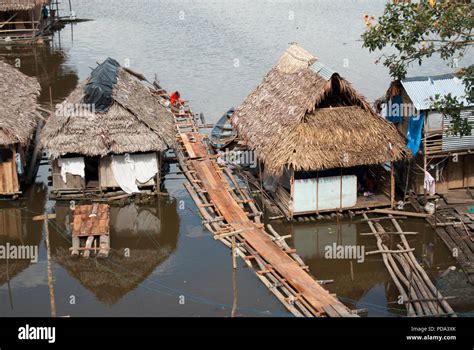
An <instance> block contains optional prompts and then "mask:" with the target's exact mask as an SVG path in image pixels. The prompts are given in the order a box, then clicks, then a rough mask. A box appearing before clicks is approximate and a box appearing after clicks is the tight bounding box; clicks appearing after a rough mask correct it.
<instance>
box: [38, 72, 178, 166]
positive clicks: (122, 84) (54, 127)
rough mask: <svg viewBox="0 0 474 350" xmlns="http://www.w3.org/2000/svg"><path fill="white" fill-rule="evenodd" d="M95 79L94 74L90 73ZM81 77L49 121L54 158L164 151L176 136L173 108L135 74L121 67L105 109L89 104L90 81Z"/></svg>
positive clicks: (45, 139) (47, 143)
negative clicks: (94, 108) (154, 93)
mask: <svg viewBox="0 0 474 350" xmlns="http://www.w3.org/2000/svg"><path fill="white" fill-rule="evenodd" d="M89 79H90V78H89ZM87 83H88V80H86V81H84V82H81V83H80V84H79V85H78V87H77V88H76V89H75V90H74V91H73V92H72V93H71V94H70V95H69V97H68V98H67V99H66V100H65V101H64V102H63V103H62V104H61V105H60V106H59V107H58V108H57V110H58V111H60V113H56V114H55V115H53V116H52V117H51V118H50V119H49V120H48V122H47V123H46V125H45V127H44V129H43V132H42V136H41V143H42V146H43V147H44V148H47V149H48V150H49V156H50V158H53V159H54V158H58V157H61V156H63V155H65V154H68V153H78V154H83V155H86V156H105V155H108V154H122V153H137V152H151V151H163V150H165V149H166V148H167V147H169V146H171V145H172V143H173V142H174V138H175V129H174V123H173V116H172V114H171V113H170V112H169V111H167V110H166V108H165V107H163V106H162V105H161V104H160V101H159V100H158V98H157V97H156V96H155V95H153V93H152V92H151V91H150V89H149V88H148V87H146V86H145V85H143V84H142V83H141V82H140V81H139V80H138V79H137V78H136V75H135V74H132V73H131V72H130V71H129V70H127V69H125V68H122V67H119V68H118V73H117V82H116V83H115V84H114V85H113V89H112V96H111V97H112V104H111V106H110V108H109V109H108V110H107V111H106V112H104V113H99V112H95V113H94V111H93V110H92V109H87V108H83V109H82V110H79V111H78V110H77V108H76V110H74V108H71V107H74V106H84V98H85V90H84V89H85V87H86V85H87Z"/></svg>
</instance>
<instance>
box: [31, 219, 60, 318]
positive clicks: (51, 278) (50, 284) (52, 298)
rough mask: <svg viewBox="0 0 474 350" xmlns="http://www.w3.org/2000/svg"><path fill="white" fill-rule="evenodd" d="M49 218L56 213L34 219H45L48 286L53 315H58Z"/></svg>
mask: <svg viewBox="0 0 474 350" xmlns="http://www.w3.org/2000/svg"><path fill="white" fill-rule="evenodd" d="M48 219H56V214H48V215H40V216H35V217H34V218H33V221H44V229H45V236H46V237H45V242H46V252H47V257H48V287H49V301H50V303H51V317H56V300H55V295H54V276H53V269H52V267H51V246H50V242H49V228H48Z"/></svg>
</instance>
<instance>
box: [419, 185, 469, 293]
mask: <svg viewBox="0 0 474 350" xmlns="http://www.w3.org/2000/svg"><path fill="white" fill-rule="evenodd" d="M466 193H467V191H466ZM445 196H446V198H444V197H445ZM447 198H449V194H448V195H443V196H440V197H438V198H437V201H438V203H437V209H436V211H435V213H434V214H433V215H431V216H428V217H427V218H426V221H427V222H428V223H429V224H430V225H431V227H432V228H433V229H434V230H435V231H436V234H437V235H438V237H440V238H441V240H442V241H443V242H444V244H445V245H446V247H447V248H448V249H449V251H450V252H451V255H452V257H453V258H454V259H456V261H457V262H458V264H459V266H461V268H462V269H463V271H464V273H465V274H466V277H467V280H468V281H469V283H471V284H474V214H472V213H470V207H471V206H472V205H473V204H474V203H473V201H474V200H473V199H459V200H457V201H455V203H451V204H449V203H448V201H449V200H448V199H447ZM410 203H411V205H412V206H413V207H414V208H415V210H416V211H418V212H423V208H422V207H421V205H420V203H419V202H418V199H417V198H416V197H415V196H411V197H410Z"/></svg>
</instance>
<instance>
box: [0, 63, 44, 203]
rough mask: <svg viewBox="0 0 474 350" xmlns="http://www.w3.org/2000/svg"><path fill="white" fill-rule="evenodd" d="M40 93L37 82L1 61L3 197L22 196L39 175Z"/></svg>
mask: <svg viewBox="0 0 474 350" xmlns="http://www.w3.org/2000/svg"><path fill="white" fill-rule="evenodd" d="M40 90H41V88H40V85H39V83H38V81H37V80H36V79H35V78H31V77H28V76H26V75H24V74H23V73H21V72H20V71H19V70H18V69H16V68H14V67H12V66H11V65H9V64H7V63H5V62H3V61H0V197H13V198H15V197H17V196H19V195H21V194H22V191H23V189H24V187H25V185H26V184H28V183H30V182H32V181H33V179H34V176H35V175H36V170H37V165H38V163H37V161H36V159H37V158H36V157H33V154H34V144H35V135H36V133H37V132H38V125H39V121H40V119H41V118H42V117H41V114H40V112H39V108H40V106H39V104H38V102H37V98H38V96H39V95H40Z"/></svg>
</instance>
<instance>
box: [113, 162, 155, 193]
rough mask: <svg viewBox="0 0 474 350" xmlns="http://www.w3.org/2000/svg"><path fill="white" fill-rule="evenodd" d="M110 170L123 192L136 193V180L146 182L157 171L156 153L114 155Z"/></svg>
mask: <svg viewBox="0 0 474 350" xmlns="http://www.w3.org/2000/svg"><path fill="white" fill-rule="evenodd" d="M112 172H113V174H114V177H115V181H116V182H117V183H118V185H119V186H120V188H121V189H122V190H123V191H124V192H125V193H128V194H131V193H138V192H140V190H139V189H138V186H137V182H138V183H139V184H144V183H147V182H148V181H150V179H152V178H153V177H154V176H156V174H157V173H158V161H157V158H156V153H146V154H127V155H114V156H112Z"/></svg>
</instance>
